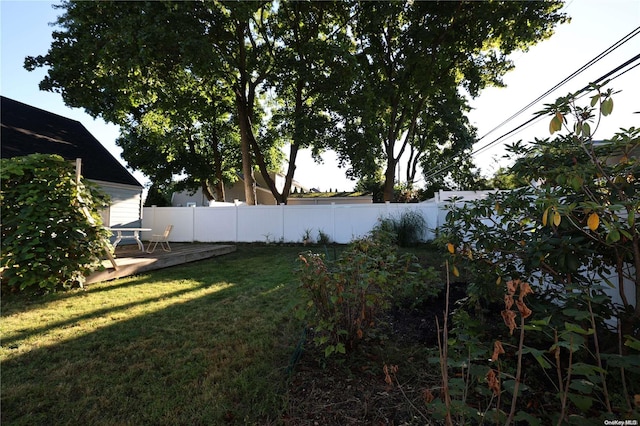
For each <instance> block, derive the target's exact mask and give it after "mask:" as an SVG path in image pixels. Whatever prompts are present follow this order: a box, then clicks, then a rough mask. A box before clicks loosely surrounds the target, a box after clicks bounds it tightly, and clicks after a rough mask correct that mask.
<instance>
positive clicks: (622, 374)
mask: <svg viewBox="0 0 640 426" xmlns="http://www.w3.org/2000/svg"><path fill="white" fill-rule="evenodd" d="M618 353H619V354H620V356H624V355H623V354H622V321H620V319H618ZM620 380H622V392H623V393H624V399H625V400H626V401H627V409H628V410H629V412H631V411H632V410H633V407H632V406H631V398H629V391H628V390H627V378H626V375H625V372H624V367H620Z"/></svg>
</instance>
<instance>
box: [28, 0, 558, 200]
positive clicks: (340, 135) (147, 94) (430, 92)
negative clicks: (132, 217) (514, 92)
mask: <svg viewBox="0 0 640 426" xmlns="http://www.w3.org/2000/svg"><path fill="white" fill-rule="evenodd" d="M560 5H561V3H560V2H527V3H511V2H497V3H496V2H490V3H488V2H471V3H467V2H355V1H350V2H335V3H333V2H327V3H314V2H306V3H302V2H275V1H274V2H269V1H267V2H219V1H203V2H170V1H163V2H155V1H149V2H131V3H129V2H75V1H68V2H64V3H63V4H62V5H61V6H60V7H61V8H62V9H63V10H64V11H65V12H64V14H63V15H62V16H61V17H60V18H59V19H58V22H57V24H58V26H59V27H60V28H61V31H56V32H54V34H53V37H54V42H53V44H52V46H51V48H50V50H49V52H48V53H47V55H44V56H38V57H29V58H27V60H26V66H27V68H28V69H34V68H36V67H48V75H47V76H46V77H45V79H44V80H43V81H42V82H41V88H42V89H44V90H50V91H59V92H60V93H62V95H63V98H64V100H65V102H66V103H67V104H68V105H71V106H75V107H83V108H85V109H86V110H87V111H88V112H89V113H90V114H92V115H93V116H101V117H103V118H104V119H106V120H107V121H111V122H114V123H117V124H119V125H121V126H122V127H123V130H124V131H123V137H122V138H120V143H121V144H122V145H123V147H125V158H126V159H128V160H129V159H131V162H132V165H134V166H136V167H140V168H143V169H145V170H151V169H153V162H161V161H162V156H166V160H165V161H164V162H162V167H159V168H158V171H157V172H156V174H157V175H158V176H157V178H158V179H160V178H161V177H165V178H166V176H167V175H168V174H169V173H175V172H176V170H178V172H179V173H184V174H186V175H188V176H189V177H190V178H191V179H192V180H193V181H194V182H198V183H199V185H200V186H202V188H203V189H206V188H208V187H210V185H211V184H213V185H220V182H221V176H223V175H224V172H229V171H230V170H232V169H233V164H229V162H227V164H224V162H221V161H217V160H216V158H215V155H218V156H222V157H226V156H227V155H225V154H223V152H222V151H221V146H222V145H220V144H221V141H223V140H228V138H226V137H223V138H222V139H220V137H222V136H223V135H224V134H226V133H225V132H226V131H227V130H228V126H227V124H228V123H229V120H228V118H229V117H232V118H233V119H234V123H235V124H236V125H237V129H236V131H237V133H238V134H239V138H238V139H239V153H240V157H241V163H242V175H243V179H244V183H245V196H246V200H247V202H248V203H249V204H252V203H254V202H255V184H254V181H253V173H254V168H255V167H257V168H258V169H259V170H260V173H261V174H262V176H263V178H264V180H265V182H266V183H267V186H268V187H269V189H270V190H271V192H272V193H273V195H274V197H275V199H276V200H277V202H279V203H282V202H286V200H287V197H288V194H289V190H290V187H291V181H292V180H293V176H294V172H295V162H296V158H297V152H298V150H299V149H300V148H302V147H311V148H312V149H313V152H314V153H315V154H317V153H318V152H320V150H322V149H324V148H327V147H329V148H333V149H335V150H336V151H337V152H338V153H339V155H340V160H341V163H342V164H345V163H347V162H348V163H350V164H351V170H350V172H349V173H350V174H351V175H352V176H354V177H361V176H366V175H370V174H372V173H373V171H374V170H375V169H376V168H379V167H384V169H385V190H384V193H385V199H387V200H389V199H391V197H392V194H393V184H394V180H395V179H394V177H395V169H396V165H397V163H398V161H399V159H400V158H401V155H402V154H403V153H405V152H407V149H409V150H410V152H411V154H413V155H412V157H411V159H410V162H409V163H408V165H407V170H409V169H411V175H410V176H413V177H415V170H416V165H417V164H422V165H423V166H424V165H425V164H426V163H425V161H424V160H423V159H424V157H425V156H426V155H427V153H429V152H431V151H432V150H433V149H434V147H437V148H438V149H440V150H441V151H443V152H451V153H453V154H459V152H461V151H462V152H463V151H464V149H465V148H468V147H469V145H470V143H471V142H470V141H471V140H472V138H470V137H469V135H470V134H472V133H473V129H471V128H470V127H469V126H468V123H466V121H465V118H464V114H462V113H461V111H464V109H465V108H466V100H465V97H464V96H463V95H462V94H461V93H460V89H461V88H466V89H467V90H468V92H469V93H470V94H471V95H472V96H475V95H477V94H478V92H479V90H480V89H482V88H483V87H485V86H486V85H488V84H500V76H501V75H502V74H504V72H506V71H507V70H508V69H509V68H510V67H511V63H510V62H509V61H508V59H507V58H506V54H508V53H510V52H511V51H513V50H515V49H525V48H526V47H527V46H528V45H530V44H532V43H534V42H536V41H538V40H540V39H542V38H544V37H547V36H549V35H550V34H551V29H552V27H553V25H554V24H555V23H557V22H559V21H562V19H563V16H562V15H560V14H558V13H557V10H558V8H559V7H560ZM443 99H444V100H446V102H443ZM203 129H207V132H203ZM207 138H208V140H205V139H207ZM145 141H146V142H145ZM196 142H197V143H196ZM145 144H146V145H145ZM284 144H288V146H289V158H288V168H287V171H286V183H285V185H284V188H277V187H276V184H275V182H274V180H273V179H272V178H271V175H270V172H271V171H273V169H274V168H277V160H278V156H277V155H274V154H277V153H279V152H280V150H279V148H280V147H282V146H283V145H284ZM150 145H151V146H153V147H154V149H153V150H149V149H148V147H149V146H150ZM227 146H228V144H227ZM447 147H451V148H450V149H448V151H447ZM147 151H148V156H147V157H145V155H146V154H145V153H147ZM178 153H181V154H184V155H177V154H178ZM212 157H213V158H212ZM169 159H173V160H174V161H167V160H169ZM218 160H219V158H218ZM165 163H166V164H165ZM180 165H182V166H183V167H182V169H180ZM169 166H175V167H169ZM208 167H211V170H212V172H213V173H212V174H213V175H214V177H213V178H211V179H208V178H207V177H206V176H204V174H203V173H205V174H206V170H207V168H208ZM218 192H220V190H218ZM205 193H206V191H205ZM209 195H211V196H212V194H209Z"/></svg>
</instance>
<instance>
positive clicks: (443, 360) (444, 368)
mask: <svg viewBox="0 0 640 426" xmlns="http://www.w3.org/2000/svg"><path fill="white" fill-rule="evenodd" d="M445 265H446V266H445V269H446V271H447V289H446V296H445V302H444V303H445V308H444V321H443V322H444V324H443V330H442V339H441V338H440V323H439V321H438V317H437V316H436V327H437V328H438V351H439V355H440V374H441V375H442V393H443V396H444V404H445V406H446V407H447V413H446V416H445V424H446V425H447V426H452V425H453V420H452V419H451V396H450V395H449V373H448V369H449V367H448V365H447V359H448V356H449V354H448V346H449V332H448V317H449V289H450V287H451V285H450V280H449V262H448V261H447V262H445Z"/></svg>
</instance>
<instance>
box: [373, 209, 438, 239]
mask: <svg viewBox="0 0 640 426" xmlns="http://www.w3.org/2000/svg"><path fill="white" fill-rule="evenodd" d="M426 229H427V224H426V222H425V220H424V217H422V215H421V214H420V213H419V212H417V211H414V210H409V211H406V212H403V213H402V214H401V215H400V217H399V218H394V217H387V218H382V219H380V220H379V221H378V224H377V225H376V227H375V228H374V232H376V231H383V232H387V233H390V234H391V235H392V236H393V238H394V240H395V242H397V244H398V245H399V246H400V247H413V246H415V245H417V244H418V243H419V242H421V241H422V240H423V236H424V232H425V231H426Z"/></svg>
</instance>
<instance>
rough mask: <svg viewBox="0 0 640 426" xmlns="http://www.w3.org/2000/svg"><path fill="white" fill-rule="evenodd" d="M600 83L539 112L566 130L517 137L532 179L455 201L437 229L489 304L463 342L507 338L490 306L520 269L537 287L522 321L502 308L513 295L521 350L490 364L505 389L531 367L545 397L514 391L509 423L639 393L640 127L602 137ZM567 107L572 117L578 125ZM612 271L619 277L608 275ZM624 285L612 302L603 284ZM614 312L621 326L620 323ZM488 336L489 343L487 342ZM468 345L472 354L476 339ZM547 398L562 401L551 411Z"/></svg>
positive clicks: (615, 409) (609, 408)
mask: <svg viewBox="0 0 640 426" xmlns="http://www.w3.org/2000/svg"><path fill="white" fill-rule="evenodd" d="M593 89H594V90H595V92H596V94H595V95H594V96H593V97H592V103H591V106H589V107H580V106H578V105H576V103H575V97H576V95H569V96H567V97H565V98H561V99H559V100H558V101H557V102H556V103H554V104H551V105H547V106H546V108H545V110H544V111H543V112H541V114H548V115H549V116H551V117H552V118H551V124H550V126H549V129H550V132H551V133H552V134H554V133H557V132H560V131H562V130H563V129H564V130H567V131H568V133H567V134H557V135H556V136H555V137H554V139H553V140H549V139H544V140H540V139H537V140H535V141H534V142H532V143H531V144H530V145H528V146H524V145H523V144H521V143H516V144H514V145H513V146H511V147H510V148H509V149H510V151H511V152H512V154H514V155H515V156H517V157H518V158H517V160H516V161H515V163H514V166H513V167H512V168H511V169H510V170H509V173H510V174H511V175H512V176H513V178H514V179H516V180H517V181H519V182H531V183H532V184H529V185H527V186H524V187H520V188H517V189H514V190H511V191H502V192H498V193H495V194H491V195H489V196H488V197H487V198H486V199H484V200H478V201H474V202H469V203H464V204H455V203H453V204H452V205H451V206H450V211H449V213H448V215H447V223H446V224H445V225H444V226H443V227H442V228H441V231H442V232H443V234H442V236H441V238H440V240H439V241H440V244H441V245H443V246H444V245H446V246H447V248H448V251H449V256H450V261H451V264H452V270H453V272H454V274H456V273H458V271H459V269H458V268H460V269H461V270H463V271H472V273H471V274H470V275H469V277H470V280H471V284H470V285H469V290H470V292H471V294H470V296H471V297H470V300H471V301H475V303H476V304H475V306H474V307H473V308H476V309H477V306H478V304H480V305H482V306H483V307H484V310H485V316H483V317H481V322H482V324H481V326H484V329H483V328H482V327H479V328H478V327H476V328H475V329H473V330H471V331H470V335H474V336H475V337H476V339H469V338H468V336H465V337H464V338H463V339H458V341H459V342H474V344H477V342H478V338H479V341H480V342H482V341H484V342H491V341H492V339H494V338H498V336H499V334H498V333H495V332H494V333H489V331H490V330H491V325H492V324H491V323H490V321H491V320H490V318H491V312H493V313H494V318H496V319H498V321H499V320H500V318H499V317H497V315H495V314H496V312H495V306H496V304H500V303H503V301H506V300H507V299H506V298H505V294H504V293H505V291H504V288H503V284H504V283H505V282H507V283H508V284H509V283H513V282H514V281H513V280H517V279H520V278H523V279H526V280H527V281H528V282H529V283H530V284H531V287H532V288H533V292H534V294H533V295H530V296H529V297H528V299H527V305H528V308H527V310H526V311H527V312H528V313H527V316H528V315H531V318H530V319H529V320H527V324H525V323H524V321H523V322H522V323H521V324H517V323H516V321H515V316H514V315H512V314H509V313H505V312H506V311H507V310H509V309H510V307H506V309H505V310H504V311H502V313H501V314H502V315H501V316H502V320H504V322H505V323H507V325H508V326H509V328H510V330H511V333H513V331H514V330H516V329H518V330H519V333H520V339H519V341H515V340H514V339H513V338H509V341H507V343H509V344H510V346H513V347H515V348H516V351H515V355H517V357H518V358H517V361H515V363H514V358H513V356H512V355H514V353H513V352H511V354H510V351H509V350H507V355H506V357H505V358H504V360H503V361H501V362H500V363H499V364H498V366H496V367H492V368H493V369H495V370H496V371H498V373H497V377H498V378H499V379H500V380H502V382H501V383H502V384H500V382H498V383H497V386H498V389H499V393H497V394H496V396H498V395H501V394H502V392H504V391H506V392H509V389H510V388H509V387H508V386H507V384H508V380H507V379H509V378H511V377H513V376H514V375H516V376H517V375H518V374H520V373H522V377H529V380H527V381H525V382H524V383H523V384H525V385H526V386H527V388H528V389H527V390H526V391H525V389H523V388H521V390H522V392H526V393H527V394H528V399H529V400H537V401H540V405H538V404H535V405H530V406H528V407H526V406H524V404H523V403H522V399H519V396H518V395H513V398H512V402H511V405H510V407H508V408H509V410H507V411H508V412H509V416H508V417H507V423H508V422H509V421H511V420H512V419H514V418H524V417H523V416H526V415H533V416H534V417H538V418H546V419H547V421H552V422H554V423H559V422H562V421H566V420H567V419H568V418H569V417H574V418H577V417H578V416H582V417H583V418H584V417H598V416H599V415H600V413H604V412H606V413H609V414H608V416H609V417H611V415H612V414H621V413H623V412H632V411H633V410H634V408H633V406H632V404H631V400H632V397H633V395H634V394H637V393H638V391H639V390H638V388H637V385H636V384H637V383H638V377H637V371H639V370H638V365H639V364H638V361H639V357H638V353H637V351H635V350H632V347H631V346H630V347H627V348H624V349H623V347H624V342H633V341H634V340H633V339H636V338H637V335H638V330H639V325H638V324H639V323H640V322H639V320H640V314H639V313H640V309H639V306H638V300H640V299H638V290H640V280H639V279H638V275H637V273H635V272H634V268H635V270H636V271H637V269H638V266H640V252H638V247H639V246H640V228H639V226H638V224H637V222H636V220H635V217H636V216H637V212H638V211H640V210H639V209H640V198H639V196H638V194H640V192H639V190H640V186H639V185H640V180H639V177H640V162H639V161H638V159H637V152H638V147H639V146H640V130H638V129H635V128H630V129H622V130H621V131H620V133H618V134H616V135H615V136H614V137H613V138H611V139H609V140H606V141H603V142H594V140H593V131H592V126H591V125H590V123H591V124H593V123H594V121H595V122H596V125H594V126H593V129H595V128H596V127H597V122H598V121H599V119H600V117H601V116H606V115H608V114H609V113H611V111H612V101H610V100H611V96H612V94H613V92H612V91H611V90H607V91H602V90H601V89H600V88H599V87H594V88H593ZM569 117H574V120H575V124H574V125H570V124H569V123H568V121H569V120H568V118H569ZM611 272H614V273H616V274H617V275H618V277H619V281H618V282H616V283H607V282H604V281H603V278H602V277H606V276H609V274H610V273H611ZM623 278H626V279H627V280H630V281H631V282H632V283H633V284H634V285H635V287H636V288H635V290H636V292H635V293H636V300H630V299H628V298H627V297H626V296H625V293H624V291H623V289H624V286H622V285H621V282H622V279H623ZM616 285H617V287H618V292H619V295H620V300H621V301H622V306H616V305H614V304H613V303H612V301H611V298H610V296H608V295H607V294H606V293H605V291H604V290H605V289H608V287H615V286H616ZM627 285H628V284H627ZM508 287H509V286H507V288H508ZM520 302H522V300H520ZM516 303H517V302H516ZM520 308H521V306H520V305H518V309H519V310H520ZM512 312H513V311H512ZM520 312H521V313H522V312H523V310H520ZM523 318H524V315H523ZM616 320H617V321H618V324H617V327H616V326H615V325H613V327H612V324H614V323H615V321H616ZM494 321H495V320H494ZM493 325H495V324H493ZM466 329H467V330H469V327H468V326H466ZM616 340H617V342H616ZM604 342H606V343H604ZM484 345H485V346H486V351H490V350H491V348H490V344H489V343H485V344H484ZM505 347H506V345H505ZM461 349H462V351H463V353H462V354H460V355H461V356H464V351H465V350H466V351H471V350H472V349H474V348H472V347H463V348H461ZM507 361H509V362H507ZM522 369H524V371H521V370H522ZM516 383H518V380H517V378H516ZM495 384H496V383H495V382H494V385H495ZM545 389H552V390H550V391H545ZM511 392H515V391H513V390H512V391H511ZM523 399H524V398H523ZM500 401H501V399H500V398H498V399H497V401H492V402H488V404H493V403H495V404H497V405H495V406H494V408H492V409H493V410H495V412H497V413H500V412H501V410H502V409H503V408H504V407H502V406H501V405H500V404H501V402H500ZM543 406H547V407H549V406H553V407H554V409H553V410H552V412H553V413H554V414H553V415H549V414H547V413H546V412H545V411H544V410H543V409H542V407H543ZM504 414H506V412H504ZM599 418H600V419H602V418H604V417H602V415H600V417H599Z"/></svg>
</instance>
